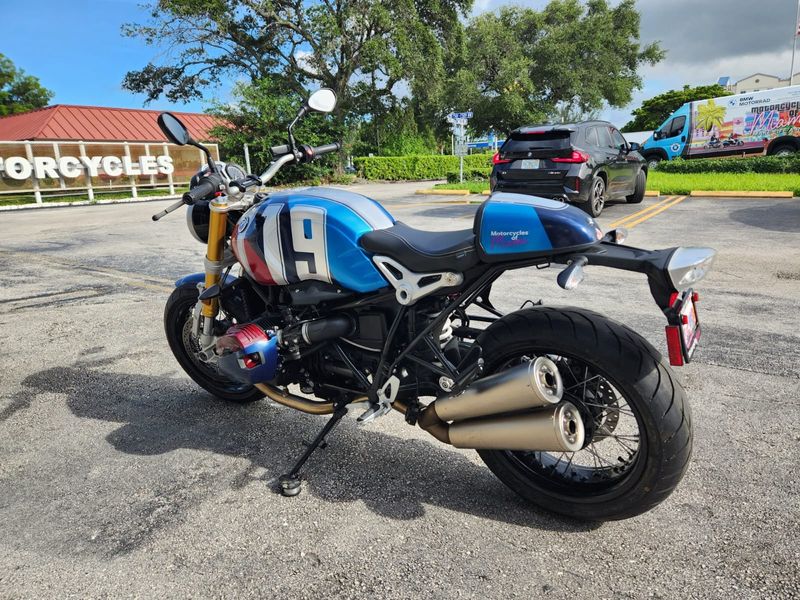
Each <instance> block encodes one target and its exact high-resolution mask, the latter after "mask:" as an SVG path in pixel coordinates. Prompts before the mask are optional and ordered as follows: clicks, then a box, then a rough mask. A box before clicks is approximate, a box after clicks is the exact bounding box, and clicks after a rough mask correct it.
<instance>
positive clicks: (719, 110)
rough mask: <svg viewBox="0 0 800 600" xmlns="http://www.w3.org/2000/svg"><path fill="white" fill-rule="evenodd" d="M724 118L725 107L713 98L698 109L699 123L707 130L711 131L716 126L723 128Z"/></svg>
mask: <svg viewBox="0 0 800 600" xmlns="http://www.w3.org/2000/svg"><path fill="white" fill-rule="evenodd" d="M724 120H725V107H724V106H720V105H718V104H717V103H716V102H714V100H713V98H712V99H711V100H709V101H708V102H707V103H706V104H704V105H702V106H700V107H698V109H697V124H698V125H699V126H700V127H702V128H703V129H705V130H706V131H711V130H712V129H713V128H714V127H715V126H716V127H717V129H719V128H721V127H722V123H723V122H724Z"/></svg>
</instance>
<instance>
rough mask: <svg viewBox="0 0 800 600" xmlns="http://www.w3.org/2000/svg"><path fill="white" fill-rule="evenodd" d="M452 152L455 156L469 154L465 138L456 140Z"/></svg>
mask: <svg viewBox="0 0 800 600" xmlns="http://www.w3.org/2000/svg"><path fill="white" fill-rule="evenodd" d="M453 153H454V154H455V155H456V156H467V155H468V154H469V144H467V140H466V139H460V140H456V143H455V146H454V152H453Z"/></svg>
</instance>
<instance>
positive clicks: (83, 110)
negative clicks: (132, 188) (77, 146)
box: [0, 104, 222, 142]
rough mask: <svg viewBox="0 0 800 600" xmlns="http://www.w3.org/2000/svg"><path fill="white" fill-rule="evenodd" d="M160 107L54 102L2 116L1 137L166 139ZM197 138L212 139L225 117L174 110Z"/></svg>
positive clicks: (94, 139)
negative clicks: (49, 104)
mask: <svg viewBox="0 0 800 600" xmlns="http://www.w3.org/2000/svg"><path fill="white" fill-rule="evenodd" d="M160 112H162V111H160V110H144V109H139V108H106V107H103V106H74V105H70V104H55V105H53V106H48V107H45V108H40V109H38V110H33V111H31V112H27V113H21V114H18V115H10V116H8V117H2V118H0V141H23V140H25V141H39V140H41V141H78V140H80V141H84V142H166V141H167V139H166V138H165V137H164V134H163V133H161V130H160V129H159V128H158V123H156V117H158V115H159V113H160ZM173 114H174V115H175V116H177V117H178V118H179V119H180V120H181V121H183V123H184V124H185V125H186V126H187V127H188V128H189V132H190V133H191V134H192V137H193V138H194V139H196V140H209V139H210V138H211V136H210V134H209V133H208V132H209V131H210V130H211V128H212V127H215V126H217V125H220V124H221V123H222V121H221V120H220V119H218V118H216V117H212V116H211V115H204V114H199V113H183V112H173Z"/></svg>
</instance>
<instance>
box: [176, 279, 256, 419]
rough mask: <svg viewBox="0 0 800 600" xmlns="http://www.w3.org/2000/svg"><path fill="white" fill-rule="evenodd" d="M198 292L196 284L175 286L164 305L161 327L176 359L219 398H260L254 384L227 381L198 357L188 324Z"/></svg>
mask: <svg viewBox="0 0 800 600" xmlns="http://www.w3.org/2000/svg"><path fill="white" fill-rule="evenodd" d="M198 295H199V292H198V290H197V286H196V285H195V284H193V283H185V284H183V285H181V286H179V287H177V288H175V290H174V291H173V292H172V294H170V297H169V300H167V306H166V307H165V308H164V331H165V332H166V334H167V341H168V342H169V347H170V349H171V350H172V354H174V355H175V359H176V360H177V361H178V363H179V364H180V365H181V367H182V368H183V370H184V371H186V374H187V375H188V376H189V377H191V378H192V380H193V381H194V382H195V383H196V384H197V385H199V386H200V387H202V388H203V389H205V390H206V391H208V392H210V393H211V394H213V395H214V396H216V397H217V398H219V399H220V400H226V401H228V402H236V403H239V404H244V403H248V402H254V401H256V400H262V399H263V398H264V394H262V393H261V392H259V391H258V390H257V389H256V388H254V387H253V386H250V385H245V384H242V383H238V382H234V381H230V380H229V379H227V378H225V377H224V376H222V375H220V373H219V372H218V371H217V369H216V367H215V366H213V365H209V364H206V363H204V362H202V361H200V360H199V359H198V358H197V356H196V354H195V348H192V347H191V345H192V339H191V334H190V333H189V331H187V327H189V328H190V327H191V321H192V309H194V306H195V304H197V296H198Z"/></svg>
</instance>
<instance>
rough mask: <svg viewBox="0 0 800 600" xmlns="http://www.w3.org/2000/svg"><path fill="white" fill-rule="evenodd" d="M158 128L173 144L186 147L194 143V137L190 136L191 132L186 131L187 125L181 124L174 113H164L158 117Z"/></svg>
mask: <svg viewBox="0 0 800 600" xmlns="http://www.w3.org/2000/svg"><path fill="white" fill-rule="evenodd" d="M158 126H159V127H160V128H161V131H162V132H163V133H164V135H165V136H167V139H168V140H169V141H170V142H172V143H173V144H177V145H178V146H185V145H186V144H191V143H192V142H193V141H194V140H192V136H191V135H189V130H188V129H186V125H184V124H183V123H181V121H180V119H178V117H176V116H175V115H173V114H172V113H168V112H163V113H161V114H160V115H158Z"/></svg>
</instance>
